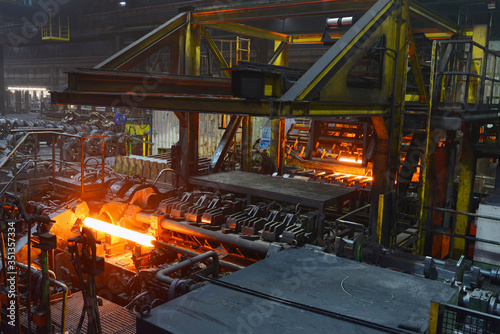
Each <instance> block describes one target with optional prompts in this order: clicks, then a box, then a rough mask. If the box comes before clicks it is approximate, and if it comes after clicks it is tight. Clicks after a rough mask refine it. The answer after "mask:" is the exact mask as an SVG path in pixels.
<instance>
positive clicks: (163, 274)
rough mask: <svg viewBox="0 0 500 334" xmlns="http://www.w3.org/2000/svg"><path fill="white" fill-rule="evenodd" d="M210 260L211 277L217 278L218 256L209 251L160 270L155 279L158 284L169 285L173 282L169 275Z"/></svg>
mask: <svg viewBox="0 0 500 334" xmlns="http://www.w3.org/2000/svg"><path fill="white" fill-rule="evenodd" d="M209 258H211V259H212V267H213V276H214V277H215V278H218V276H219V256H218V255H217V253H216V252H215V251H209V252H206V253H203V254H199V255H197V256H195V257H193V258H190V259H187V260H185V261H182V262H179V263H177V264H174V265H173V266H170V267H168V268H165V269H162V270H160V271H158V272H157V273H156V279H157V280H159V281H160V282H163V283H167V284H169V285H171V284H172V283H173V282H174V279H173V278H172V277H170V275H171V274H173V273H175V272H176V271H178V270H181V269H184V268H187V267H191V266H192V265H194V264H196V263H198V262H202V261H205V260H207V259H209Z"/></svg>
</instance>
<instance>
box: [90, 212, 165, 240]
mask: <svg viewBox="0 0 500 334" xmlns="http://www.w3.org/2000/svg"><path fill="white" fill-rule="evenodd" d="M83 225H85V226H87V227H90V228H93V229H94V230H96V231H100V232H104V233H107V234H111V235H114V236H117V237H120V238H123V239H127V240H130V241H133V242H136V243H138V244H140V245H143V246H149V247H153V244H152V241H153V240H156V239H155V238H154V237H152V236H150V235H147V234H143V233H139V232H136V231H132V230H129V229H126V228H124V227H120V226H117V225H113V224H109V223H106V222H103V221H101V220H98V219H94V218H90V217H87V218H85V219H84V220H83Z"/></svg>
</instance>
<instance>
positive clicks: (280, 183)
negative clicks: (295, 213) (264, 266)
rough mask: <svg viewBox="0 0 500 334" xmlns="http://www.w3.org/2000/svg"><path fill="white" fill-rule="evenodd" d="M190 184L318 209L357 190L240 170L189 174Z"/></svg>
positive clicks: (334, 202)
mask: <svg viewBox="0 0 500 334" xmlns="http://www.w3.org/2000/svg"><path fill="white" fill-rule="evenodd" d="M189 183H191V184H195V185H198V186H205V187H210V188H216V189H220V190H225V191H231V192H236V193H240V194H246V195H250V196H258V197H265V198H268V199H272V200H276V201H283V202H287V203H292V204H299V203H300V204H301V205H303V206H308V207H312V208H316V209H319V210H321V211H324V210H325V209H326V208H327V207H329V206H331V205H335V204H337V203H338V202H339V201H344V200H347V199H350V198H352V197H353V196H354V195H355V194H356V193H357V191H356V189H352V188H342V187H340V186H336V185H331V184H319V183H306V182H304V181H299V180H293V179H283V178H281V177H272V176H269V175H261V174H254V173H246V172H240V171H231V172H222V173H217V174H210V175H205V176H196V177H191V178H190V179H189Z"/></svg>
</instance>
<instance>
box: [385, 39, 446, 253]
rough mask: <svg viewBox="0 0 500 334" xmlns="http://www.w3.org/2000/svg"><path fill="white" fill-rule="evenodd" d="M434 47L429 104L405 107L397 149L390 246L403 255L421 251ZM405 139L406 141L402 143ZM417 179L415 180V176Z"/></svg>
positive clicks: (430, 138)
mask: <svg viewBox="0 0 500 334" xmlns="http://www.w3.org/2000/svg"><path fill="white" fill-rule="evenodd" d="M435 51H436V43H434V44H433V49H432V62H431V73H430V78H431V80H430V87H429V91H430V93H429V101H428V103H422V101H421V102H420V103H415V104H405V110H404V112H403V115H402V138H401V145H400V147H399V157H398V159H399V160H398V163H399V168H398V173H397V188H396V189H397V191H396V210H395V220H394V223H393V226H392V229H391V238H390V245H391V247H393V248H396V249H400V250H403V251H406V252H411V253H419V252H421V251H422V250H423V244H422V241H423V238H422V236H423V232H422V228H423V224H424V222H425V220H426V213H427V211H426V209H425V203H426V202H427V194H428V189H429V181H430V177H429V167H430V162H431V161H430V160H431V156H432V152H433V148H434V147H435V145H433V143H432V129H431V110H432V96H433V89H434V87H433V86H434V76H435V64H436V61H437V59H436V57H437V54H436V52H435ZM404 138H406V139H407V140H406V141H405V140H403V139H404ZM417 172H418V174H417ZM417 175H418V176H417Z"/></svg>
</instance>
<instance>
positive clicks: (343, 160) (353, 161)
mask: <svg viewBox="0 0 500 334" xmlns="http://www.w3.org/2000/svg"><path fill="white" fill-rule="evenodd" d="M338 160H339V161H342V162H351V163H355V164H360V163H362V161H361V160H356V159H352V158H339V159H338Z"/></svg>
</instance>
